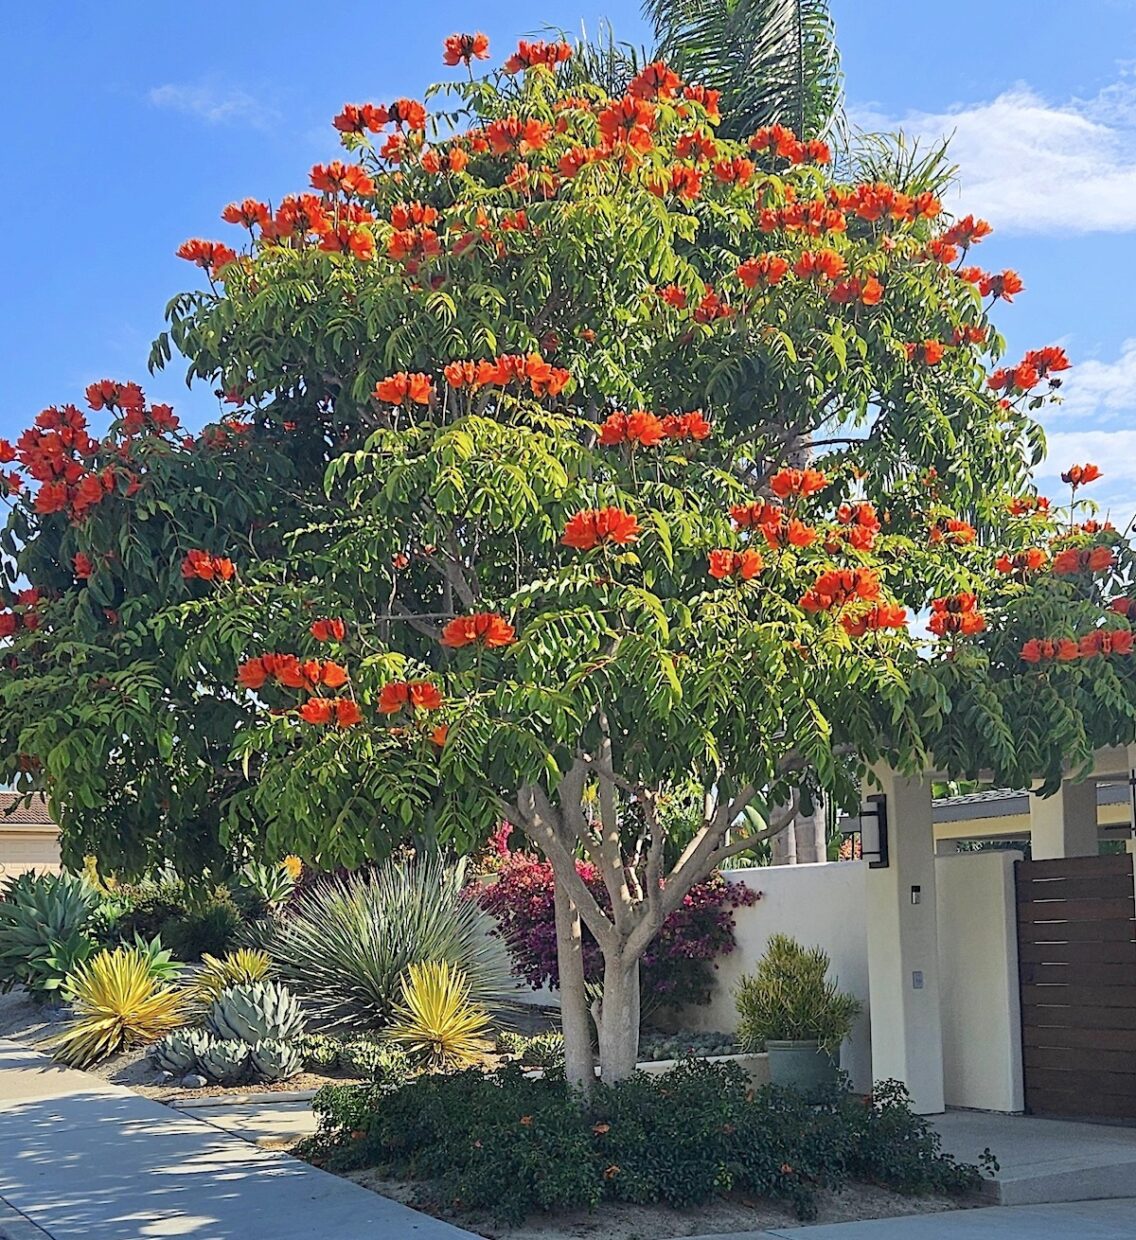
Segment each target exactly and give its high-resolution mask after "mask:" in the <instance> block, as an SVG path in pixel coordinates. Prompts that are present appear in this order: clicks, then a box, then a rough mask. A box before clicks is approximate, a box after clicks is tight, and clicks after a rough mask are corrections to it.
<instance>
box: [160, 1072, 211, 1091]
mask: <svg viewBox="0 0 1136 1240" xmlns="http://www.w3.org/2000/svg"><path fill="white" fill-rule="evenodd" d="M166 1075H167V1076H168V1075H170V1074H169V1073H166ZM208 1084H209V1082H208V1081H207V1080H206V1079H205V1078H204V1077H203V1076H201V1075H200V1074H199V1073H197V1072H191V1073H190V1074H189V1075H188V1076H183V1077H182V1078H181V1085H182V1088H183V1089H204V1088H205V1086H206V1085H208Z"/></svg>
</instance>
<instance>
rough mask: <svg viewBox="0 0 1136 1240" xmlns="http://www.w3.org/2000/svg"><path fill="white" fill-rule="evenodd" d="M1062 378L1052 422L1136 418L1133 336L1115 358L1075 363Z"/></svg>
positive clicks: (1135, 360)
mask: <svg viewBox="0 0 1136 1240" xmlns="http://www.w3.org/2000/svg"><path fill="white" fill-rule="evenodd" d="M1062 377H1063V378H1064V379H1065V384H1064V388H1063V392H1064V399H1063V401H1062V403H1061V404H1060V405H1059V406H1057V407H1056V408H1055V409H1053V410H1052V412H1051V415H1050V420H1051V421H1053V422H1054V423H1060V424H1062V425H1065V424H1067V423H1068V422H1069V421H1070V420H1072V419H1076V420H1077V422H1079V423H1080V422H1084V421H1086V420H1092V421H1093V422H1094V423H1096V424H1097V425H1100V424H1101V423H1106V422H1111V421H1115V420H1116V419H1117V418H1126V419H1129V420H1131V419H1136V337H1134V338H1132V339H1129V340H1126V341H1125V342H1124V344H1123V345H1121V347H1120V356H1119V357H1118V358H1117V359H1116V360H1115V361H1112V362H1101V361H1097V360H1096V359H1091V358H1090V359H1089V360H1088V361H1084V362H1077V363H1076V364H1075V365H1074V367H1073V369H1072V370H1070V371H1069V373H1068V375H1065V376H1062ZM1133 433H1136V432H1133Z"/></svg>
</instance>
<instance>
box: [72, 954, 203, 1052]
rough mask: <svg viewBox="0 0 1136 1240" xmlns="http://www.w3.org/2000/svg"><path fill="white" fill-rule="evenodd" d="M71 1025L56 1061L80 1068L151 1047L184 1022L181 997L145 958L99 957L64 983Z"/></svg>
mask: <svg viewBox="0 0 1136 1240" xmlns="http://www.w3.org/2000/svg"><path fill="white" fill-rule="evenodd" d="M66 994H67V997H68V998H69V999H70V1001H71V1003H72V1004H73V1006H74V1008H75V1012H76V1020H75V1021H74V1022H73V1023H72V1024H71V1026H70V1027H69V1028H68V1029H67V1030H66V1031H65V1032H64V1033H63V1034H62V1035H61V1036H60V1038H59V1040H58V1041H57V1042H56V1044H55V1049H54V1054H55V1058H56V1059H58V1060H59V1061H60V1063H65V1064H69V1065H70V1066H71V1067H75V1068H85V1067H87V1066H88V1065H90V1064H93V1063H97V1062H98V1061H99V1060H100V1059H105V1058H107V1056H108V1055H113V1054H115V1053H116V1052H117V1051H120V1050H124V1049H126V1048H127V1047H130V1046H140V1045H143V1044H145V1043H147V1042H154V1041H156V1040H157V1039H158V1038H160V1037H161V1036H162V1035H163V1034H165V1033H168V1032H169V1031H170V1030H171V1029H175V1028H176V1027H177V1026H178V1025H180V1024H182V1023H183V1021H184V1020H185V1018H186V1000H185V996H184V994H183V993H182V992H181V991H179V990H176V989H175V988H173V987H172V986H166V985H163V984H162V983H161V982H159V981H158V980H157V979H156V978H155V977H154V976H153V975H152V974H151V972H150V968H149V963H148V961H147V958H146V955H145V953H144V952H142V951H139V950H138V948H136V947H118V948H115V950H114V951H104V952H100V953H99V954H98V955H97V956H95V957H94V959H92V960H90V961H88V962H87V963H86V964H83V965H80V966H79V967H78V968H77V969H76V970H75V972H74V973H73V974H72V976H71V977H70V978H69V979H68V982H67V987H66Z"/></svg>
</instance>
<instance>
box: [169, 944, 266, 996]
mask: <svg viewBox="0 0 1136 1240" xmlns="http://www.w3.org/2000/svg"><path fill="white" fill-rule="evenodd" d="M271 966H272V962H271V961H270V960H269V959H268V956H267V955H266V954H265V953H264V952H259V951H253V950H251V949H249V948H244V947H242V948H238V949H237V950H236V951H231V952H229V953H228V954H227V955H225V956H222V957H220V958H218V957H216V956H211V955H210V954H209V953H208V952H206V953H205V954H204V955H203V956H202V957H201V968H200V969H198V970H197V972H196V973H195V974H194V975H193V977H192V978H191V979H190V981H189V984H188V986H187V989H188V991H189V995H190V999H191V1000H192V1001H193V1003H194V1005H195V1006H196V1007H198V1008H199V1009H203V1010H204V1009H208V1007H209V1006H210V1004H212V1003H213V1001H214V1000H215V999H218V998H219V997H220V996H221V995H222V994H224V992H225V991H226V990H228V989H230V988H231V987H233V986H243V985H247V984H248V983H249V982H260V981H264V980H265V979H266V978H267V977H268V970H269V969H270V968H271Z"/></svg>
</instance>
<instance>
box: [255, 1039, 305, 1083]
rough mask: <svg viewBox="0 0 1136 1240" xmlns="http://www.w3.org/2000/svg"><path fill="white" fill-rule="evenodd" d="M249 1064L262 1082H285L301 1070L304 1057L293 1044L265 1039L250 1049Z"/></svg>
mask: <svg viewBox="0 0 1136 1240" xmlns="http://www.w3.org/2000/svg"><path fill="white" fill-rule="evenodd" d="M249 1062H250V1064H251V1065H252V1070H253V1072H254V1073H255V1074H256V1075H257V1076H258V1077H260V1079H261V1080H262V1081H286V1080H287V1079H288V1078H289V1077H290V1076H295V1075H296V1073H297V1072H300V1071H301V1070H302V1069H303V1067H304V1056H303V1052H302V1051H301V1050H300V1047H299V1046H298V1045H297V1044H296V1043H295V1042H283V1041H281V1040H280V1039H279V1038H265V1039H264V1041H263V1042H258V1043H257V1044H256V1045H255V1046H254V1047H253V1048H252V1057H251V1059H250V1060H249Z"/></svg>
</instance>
